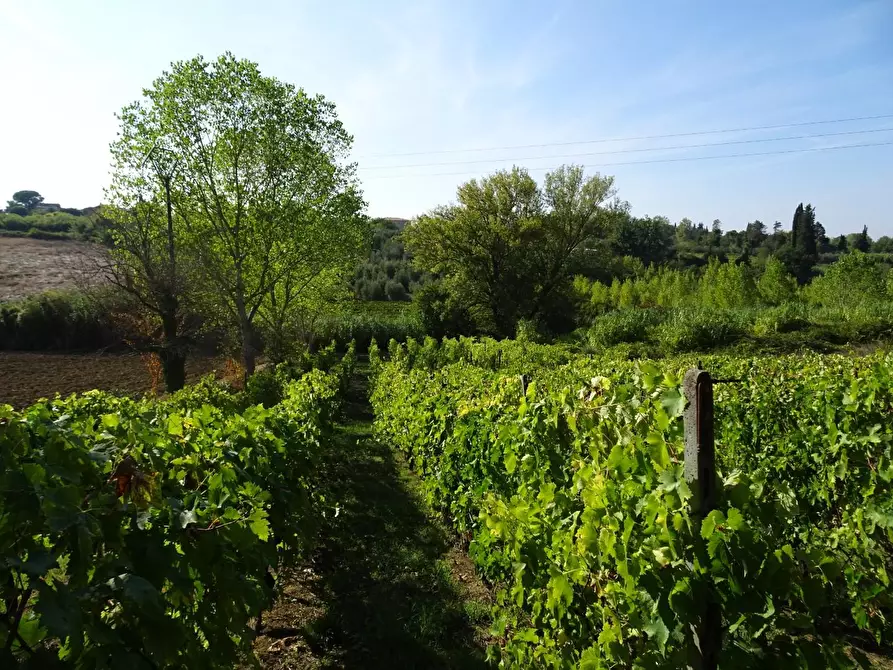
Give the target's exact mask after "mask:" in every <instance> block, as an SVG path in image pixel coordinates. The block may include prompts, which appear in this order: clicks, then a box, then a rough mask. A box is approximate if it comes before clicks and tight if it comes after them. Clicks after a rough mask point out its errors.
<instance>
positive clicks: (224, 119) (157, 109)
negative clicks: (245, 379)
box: [121, 53, 365, 374]
mask: <svg viewBox="0 0 893 670" xmlns="http://www.w3.org/2000/svg"><path fill="white" fill-rule="evenodd" d="M143 93H144V96H143V99H141V100H139V101H137V102H134V103H133V104H131V105H129V106H128V107H126V108H125V109H124V111H123V112H122V114H121V121H122V126H123V127H124V129H125V133H124V134H126V135H127V136H128V137H131V138H132V140H131V147H130V149H131V150H133V151H136V152H142V151H146V150H148V148H149V146H151V145H152V144H153V143H155V142H156V141H159V140H161V141H163V142H164V144H165V145H166V147H167V148H168V149H169V150H170V151H171V152H172V154H173V156H174V157H175V158H176V161H177V164H178V177H177V179H176V181H175V183H174V185H173V188H172V198H173V201H174V208H175V210H176V212H177V213H178V220H179V221H180V222H181V225H182V228H183V234H184V238H185V239H186V240H187V243H188V244H189V246H190V249H191V250H192V251H193V252H194V253H195V254H196V255H197V257H198V259H199V265H200V268H201V270H202V272H203V275H204V278H205V280H206V285H207V286H208V287H209V289H210V290H209V297H210V300H211V304H214V305H217V306H218V307H219V308H220V309H222V310H225V312H226V313H227V314H229V316H230V321H231V323H232V324H233V326H234V330H235V332H236V335H237V336H238V338H239V340H240V343H241V353H242V362H243V365H244V367H245V370H246V374H251V373H252V372H253V371H254V367H255V360H256V354H257V349H256V346H257V333H256V328H255V321H256V318H257V316H258V314H259V311H260V310H261V308H262V306H263V305H264V303H265V301H267V300H269V299H270V296H271V292H272V291H273V289H274V287H276V286H277V285H278V284H279V282H281V281H282V280H283V278H285V277H288V276H289V275H291V274H294V273H298V274H299V275H300V274H302V273H303V270H302V269H306V266H307V264H308V259H310V258H314V259H315V258H316V256H317V255H318V254H317V249H318V246H319V245H318V243H317V240H316V235H317V233H318V232H319V231H321V230H325V231H326V232H327V235H330V236H337V235H338V231H339V230H342V229H343V230H344V231H346V234H345V235H344V237H345V238H348V239H354V238H356V235H355V234H354V232H353V231H355V230H356V229H357V228H358V227H362V226H364V225H365V224H364V222H363V220H361V218H360V217H359V216H358V213H359V211H360V209H361V208H362V207H363V206H364V203H363V201H362V198H361V197H360V193H359V189H358V186H357V183H356V179H355V166H354V165H353V164H351V163H347V162H346V157H347V153H348V151H349V148H350V145H351V142H352V138H351V136H350V135H349V134H348V133H347V132H346V131H345V130H344V128H343V126H342V124H341V122H340V121H339V120H338V118H337V116H336V114H335V107H334V105H333V104H332V103H331V102H329V101H327V100H326V99H325V98H323V97H322V96H315V97H311V96H309V95H307V94H306V93H305V92H304V91H303V90H302V89H297V88H295V87H294V86H293V85H291V84H287V83H284V82H281V81H278V80H277V79H274V78H271V77H265V76H263V75H262V74H261V73H260V70H259V69H258V66H257V65H256V64H255V63H252V62H250V61H247V60H237V59H236V58H235V57H234V56H233V55H232V54H229V53H227V54H225V55H223V56H221V57H219V58H218V59H216V60H214V61H211V62H208V61H206V60H204V59H203V58H202V57H200V56H199V57H196V58H193V59H192V60H189V61H180V62H176V63H174V64H173V65H172V67H171V70H170V71H169V72H164V73H163V74H162V75H161V76H160V77H159V78H158V79H156V80H155V81H154V82H153V84H152V86H151V87H150V88H148V89H146V90H145V91H144V92H143ZM336 202H337V203H338V204H337V206H336V205H334V204H333V203H336ZM311 247H312V253H311ZM312 262H313V263H316V261H315V260H313V261H312ZM338 262H341V259H340V258H339V259H338Z"/></svg>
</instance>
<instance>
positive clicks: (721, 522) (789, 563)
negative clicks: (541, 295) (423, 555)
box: [372, 343, 893, 669]
mask: <svg viewBox="0 0 893 670" xmlns="http://www.w3.org/2000/svg"><path fill="white" fill-rule="evenodd" d="M423 348H424V347H423ZM441 348H442V349H446V343H444V344H442V345H441ZM406 353H407V354H409V353H410V352H409V349H408V348H407V351H406ZM690 364H691V363H690V362H688V363H686V362H684V361H681V360H680V361H667V362H665V363H664V366H663V368H662V369H661V368H658V367H657V366H655V365H653V364H651V363H647V362H642V363H638V364H632V363H627V362H623V361H616V360H605V361H591V362H590V361H585V360H582V359H581V360H577V361H572V362H571V363H569V364H568V365H567V366H564V367H561V368H557V369H556V368H555V367H543V368H539V369H530V370H529V371H530V372H531V374H532V381H531V383H530V384H529V385H528V386H527V390H526V393H524V392H522V385H521V383H520V381H519V379H518V377H517V376H507V375H505V374H504V373H503V372H501V371H497V372H491V371H489V370H487V369H484V368H481V367H477V366H471V365H469V364H468V363H453V364H449V365H445V366H442V367H440V368H438V369H434V370H431V369H430V368H429V367H427V365H426V366H425V367H424V369H421V368H413V367H412V366H407V360H406V359H405V358H402V359H401V360H400V361H392V362H391V363H385V364H383V365H382V366H381V369H380V371H379V373H378V377H377V379H378V382H377V383H376V384H375V388H374V391H373V396H372V401H373V405H374V408H375V412H376V423H375V427H376V431H377V433H378V435H379V436H380V437H381V438H382V439H383V440H387V441H389V442H390V443H393V444H395V445H397V446H398V447H400V448H401V449H403V450H404V451H405V453H406V454H407V456H408V458H409V460H410V462H411V464H412V466H413V468H414V469H415V470H416V471H417V472H419V473H420V474H421V476H422V478H423V482H424V487H425V492H426V495H427V498H428V500H429V502H430V503H431V504H432V505H433V506H434V508H435V509H439V510H441V511H442V512H443V513H444V514H445V515H446V516H447V517H448V518H449V519H450V520H451V521H452V523H453V525H454V527H455V528H456V530H457V531H459V532H462V533H466V534H468V535H469V536H470V537H471V538H472V539H471V546H470V553H471V556H472V557H473V559H474V561H475V563H476V565H477V567H478V569H479V570H480V571H481V572H482V573H483V574H484V575H486V576H487V577H488V578H489V579H490V580H491V581H492V582H493V583H495V584H497V585H498V588H499V590H498V593H497V599H496V606H495V608H494V613H495V615H496V623H495V625H494V631H493V633H494V636H495V637H496V639H498V640H501V641H504V643H503V644H501V645H500V646H498V647H494V649H493V650H492V654H493V656H494V657H495V658H496V659H498V660H499V661H500V664H501V667H511V668H530V667H554V668H564V667H568V668H570V667H580V668H584V667H585V668H593V669H594V668H610V667H637V668H665V667H685V666H686V665H687V664H688V662H689V659H690V657H691V654H692V651H693V645H694V644H695V641H694V640H693V638H692V635H691V632H690V631H691V629H690V624H691V623H692V621H693V620H694V619H695V617H696V616H697V612H698V611H699V610H700V606H699V603H701V602H703V599H704V598H705V597H707V594H708V593H711V592H712V593H713V594H714V597H715V598H716V599H717V600H718V602H719V604H720V611H721V617H722V620H721V622H719V623H721V626H722V627H723V631H724V632H723V648H722V651H721V653H720V663H721V666H722V667H728V668H749V667H757V666H761V665H765V666H766V667H804V668H805V667H836V668H843V667H853V666H854V662H853V660H852V659H851V658H849V657H848V656H847V655H846V654H844V653H843V649H844V643H845V640H846V639H847V635H849V634H850V633H851V632H856V631H861V632H862V633H863V634H866V635H869V636H871V637H874V638H876V639H877V640H878V641H880V642H882V643H887V642H889V640H890V635H891V634H893V628H891V624H890V622H891V621H893V599H891V597H890V595H889V594H890V591H889V588H888V585H889V578H888V571H889V567H890V560H891V555H890V538H891V536H890V532H891V531H890V529H891V528H893V507H891V500H893V496H891V489H890V482H891V480H893V469H891V463H893V431H891V429H890V428H889V421H888V420H887V417H886V413H888V412H889V408H890V407H891V406H893V405H891V403H893V372H891V371H893V358H891V357H890V356H884V355H875V356H872V357H869V358H866V359H853V358H849V357H841V356H838V357H825V358H822V357H818V356H810V357H791V358H774V359H769V358H767V359H754V360H738V359H728V358H719V357H707V358H706V360H705V365H706V367H708V369H710V370H711V372H714V374H715V376H717V377H721V376H722V377H745V378H746V382H745V383H744V384H741V385H724V386H718V387H717V390H716V397H717V407H718V409H717V414H716V425H717V429H716V430H717V440H716V441H717V445H722V449H720V450H718V459H719V462H718V470H719V473H718V474H719V482H718V484H719V487H720V488H719V492H718V493H719V494H718V505H717V509H716V510H715V511H713V512H711V514H710V515H709V516H707V517H706V518H704V519H699V518H697V517H695V516H694V515H692V513H691V512H690V509H689V505H690V501H691V491H690V488H689V486H688V485H687V484H686V482H685V480H684V475H683V467H682V459H683V450H684V449H683V440H682V421H681V414H682V410H683V408H684V405H685V403H684V400H683V398H682V395H681V388H680V380H681V373H682V371H683V370H684V368H685V367H687V366H688V365H690ZM433 436H436V438H435V439H432V437H433Z"/></svg>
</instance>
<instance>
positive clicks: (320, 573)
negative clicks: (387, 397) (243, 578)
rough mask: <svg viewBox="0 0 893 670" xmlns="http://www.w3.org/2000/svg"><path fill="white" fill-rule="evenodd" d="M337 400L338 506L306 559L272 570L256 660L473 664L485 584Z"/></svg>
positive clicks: (362, 419) (331, 471) (327, 475)
mask: <svg viewBox="0 0 893 670" xmlns="http://www.w3.org/2000/svg"><path fill="white" fill-rule="evenodd" d="M354 400H355V402H354V403H353V404H352V405H350V404H349V406H348V408H347V413H348V417H349V418H352V420H351V423H350V424H349V425H348V426H346V427H344V428H341V429H339V436H338V437H339V439H338V441H337V447H336V448H335V449H334V450H333V451H332V452H330V454H329V455H328V457H327V458H326V463H325V466H324V469H323V474H322V476H323V480H324V481H323V484H324V486H325V489H326V496H327V498H328V499H329V501H330V502H332V503H334V502H337V503H338V505H339V506H340V510H339V513H338V516H337V517H334V516H330V517H329V518H328V519H327V521H326V522H325V525H324V528H323V530H322V538H321V543H320V547H319V549H318V550H317V552H316V554H315V556H314V559H313V561H312V563H311V564H308V565H307V566H304V567H302V568H299V569H297V570H295V571H292V572H290V573H289V574H287V575H283V576H282V579H281V581H282V584H281V587H280V589H281V595H280V598H279V602H277V605H276V606H275V607H274V608H273V610H272V611H271V612H270V613H269V615H268V616H266V618H265V623H266V628H265V630H264V635H263V636H262V638H261V639H259V645H258V647H257V650H258V653H259V656H260V658H261V660H262V663H263V665H264V667H267V668H270V667H276V668H285V667H290V668H324V667H340V668H483V667H486V663H485V651H484V650H485V648H486V642H487V640H486V629H487V626H488V624H489V594H488V593H487V590H486V589H485V588H484V587H483V586H482V585H481V584H480V582H479V581H478V580H477V579H476V577H475V576H474V573H473V569H472V567H471V564H470V563H469V561H468V558H467V556H466V555H465V554H464V552H461V551H459V550H457V549H455V548H454V547H453V546H452V544H451V542H450V537H449V534H448V533H447V531H446V530H445V529H444V528H442V527H441V526H440V525H439V524H437V523H436V522H435V521H433V520H432V519H431V518H430V517H429V516H428V515H427V514H426V513H425V511H424V506H423V504H422V502H421V501H420V500H419V497H418V495H417V494H416V488H417V480H415V478H414V476H413V475H412V474H411V473H410V472H409V471H408V470H407V469H406V467H405V465H404V464H403V462H402V460H401V459H400V458H399V456H396V455H395V454H394V453H393V452H392V450H390V449H389V448H387V447H386V446H384V445H380V444H377V443H376V442H375V441H374V440H373V439H371V434H370V430H371V425H370V423H369V417H368V413H367V411H368V408H365V407H364V403H363V402H362V400H360V399H358V398H354Z"/></svg>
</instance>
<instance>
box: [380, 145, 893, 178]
mask: <svg viewBox="0 0 893 670" xmlns="http://www.w3.org/2000/svg"><path fill="white" fill-rule="evenodd" d="M891 145H893V141H890V142H874V143H866V144H841V145H839V146H835V147H811V148H808V149H781V150H778V151H760V152H755V153H747V154H721V155H719V156H687V157H684V158H655V159H653V160H646V161H623V162H616V163H598V164H591V165H583V167H584V168H603V167H612V166H615V165H649V164H652V163H684V162H686V161H706V160H715V159H718V158H747V157H751V156H778V155H781V154H799V153H808V152H818V151H835V150H837V149H861V148H863V147H885V146H891ZM557 167H558V166H552V167H535V168H528V169H527V171H528V172H536V171H539V170H554V169H556V168H557ZM469 174H476V173H472V172H469V171H467V170H466V171H465V172H429V173H424V174H392V175H372V176H370V177H364V179H365V180H370V179H407V178H410V177H454V176H462V175H469Z"/></svg>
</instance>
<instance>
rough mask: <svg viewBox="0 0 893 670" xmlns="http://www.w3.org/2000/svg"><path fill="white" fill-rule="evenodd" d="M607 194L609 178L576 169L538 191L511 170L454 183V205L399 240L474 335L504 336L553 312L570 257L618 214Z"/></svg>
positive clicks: (566, 281) (554, 175)
mask: <svg viewBox="0 0 893 670" xmlns="http://www.w3.org/2000/svg"><path fill="white" fill-rule="evenodd" d="M614 195H615V191H614V182H613V178H612V177H603V176H601V175H598V174H596V175H594V176H591V177H585V176H584V174H583V169H582V168H581V167H578V166H565V167H561V168H559V169H557V170H555V171H553V172H550V173H549V174H547V175H546V178H545V180H544V184H543V186H542V188H541V187H540V186H539V185H538V184H537V183H536V181H534V179H533V178H532V177H531V176H530V175H529V174H528V173H527V171H526V170H524V169H521V168H517V167H516V168H513V169H512V170H510V171H499V172H495V173H493V174H491V175H489V176H487V177H484V178H483V179H481V180H477V179H472V180H471V181H469V182H466V183H465V184H462V185H461V186H460V187H459V190H458V193H457V199H458V203H457V204H455V205H448V206H444V207H440V208H437V209H435V210H433V211H432V212H430V213H428V214H426V215H424V216H422V217H420V218H419V219H418V220H417V221H416V222H415V223H413V224H412V225H410V226H409V227H408V228H407V230H406V231H405V233H404V237H405V239H406V244H407V246H408V247H409V249H410V251H411V252H412V253H413V255H414V258H415V262H416V263H417V264H418V266H419V267H420V268H422V269H424V270H426V271H429V272H432V273H439V274H442V275H443V276H444V277H445V282H446V285H447V287H448V288H449V290H450V291H451V292H452V293H453V294H454V295H461V299H462V302H463V303H464V304H465V305H467V306H468V308H469V309H470V310H471V312H472V314H473V316H474V318H475V320H476V321H477V323H478V326H479V327H480V328H482V329H483V330H487V331H490V332H493V333H495V334H497V335H502V336H506V335H512V334H514V330H515V327H516V325H517V323H518V321H519V320H521V319H530V320H537V321H542V320H543V319H547V318H550V317H554V316H555V315H556V314H557V313H558V311H559V310H553V309H547V308H548V307H549V306H550V305H552V304H554V303H555V302H556V301H557V302H560V301H561V299H562V297H563V295H562V294H563V292H564V291H565V290H566V289H567V288H568V287H569V285H570V273H569V263H570V260H571V258H572V257H573V256H574V254H577V253H580V252H582V251H583V250H584V249H585V243H586V241H587V240H589V239H591V238H593V237H595V236H598V235H604V234H605V233H606V231H607V230H608V228H609V227H610V226H611V225H612V224H613V222H614V219H615V218H616V217H617V216H619V215H621V214H622V213H623V212H624V211H625V208H624V206H622V205H621V204H620V203H618V202H617V201H616V200H614Z"/></svg>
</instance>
